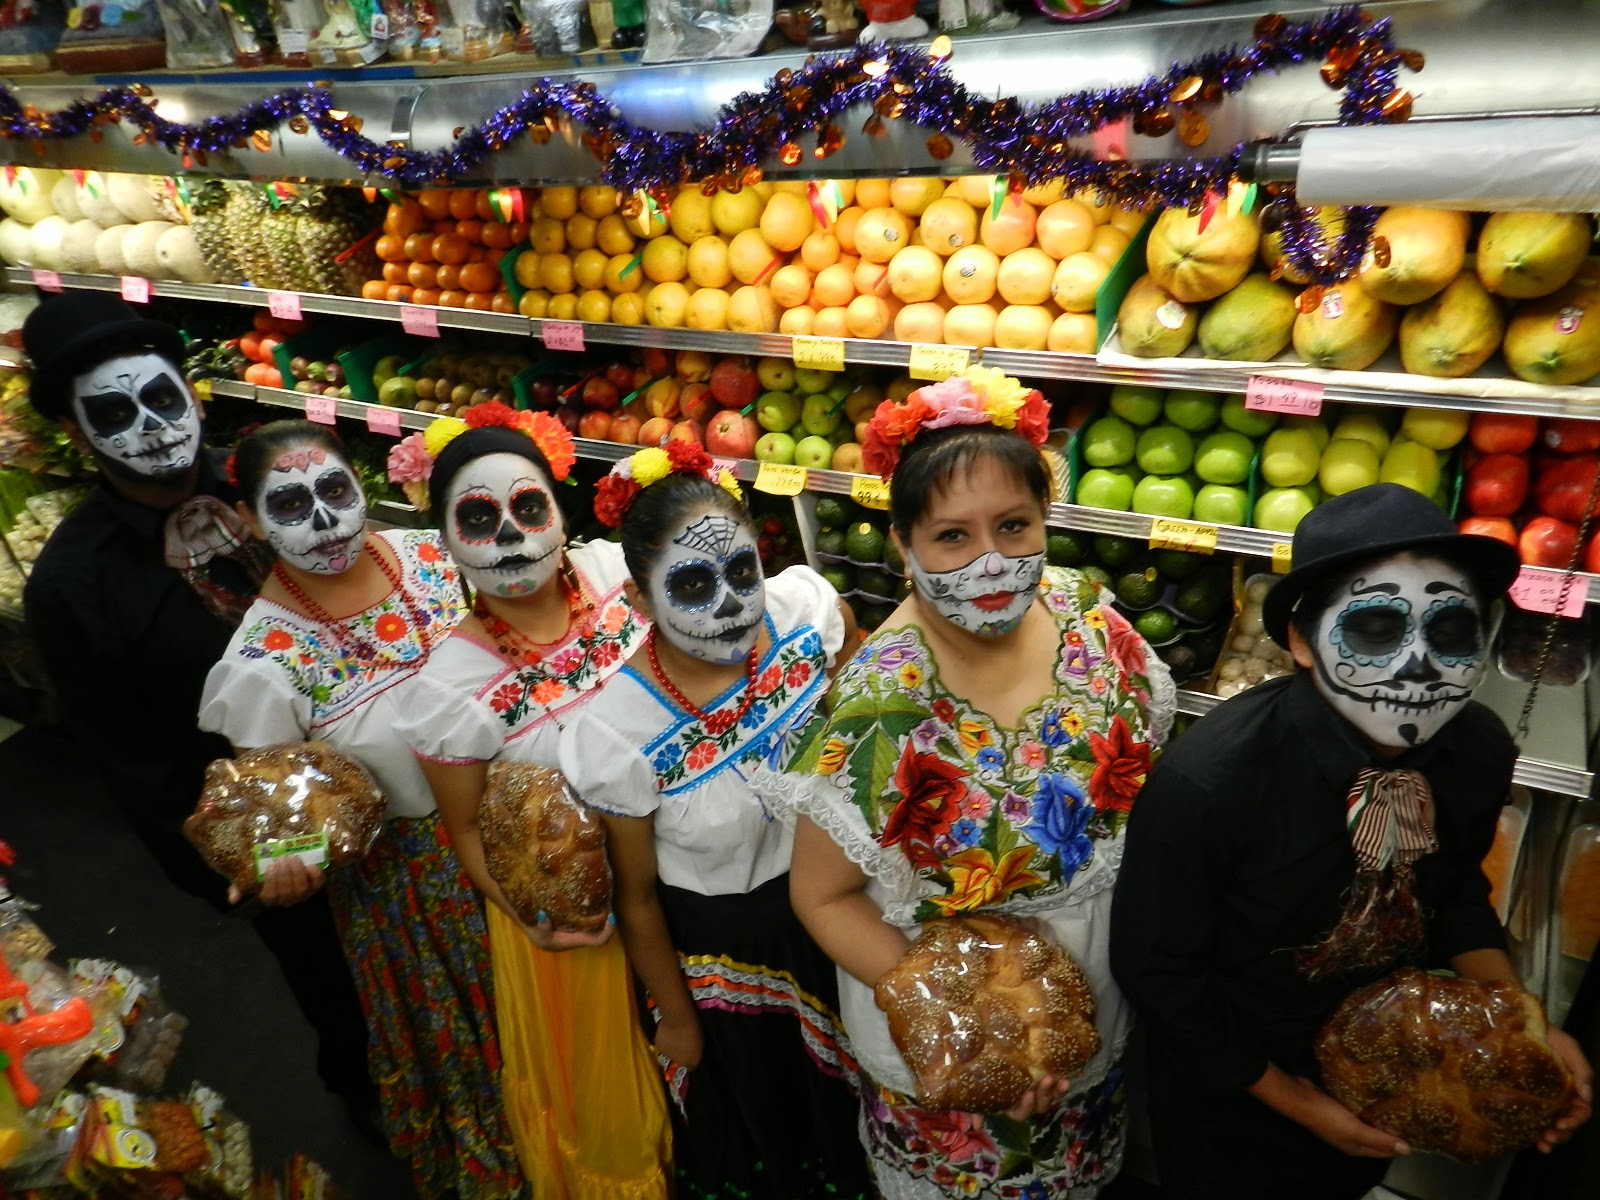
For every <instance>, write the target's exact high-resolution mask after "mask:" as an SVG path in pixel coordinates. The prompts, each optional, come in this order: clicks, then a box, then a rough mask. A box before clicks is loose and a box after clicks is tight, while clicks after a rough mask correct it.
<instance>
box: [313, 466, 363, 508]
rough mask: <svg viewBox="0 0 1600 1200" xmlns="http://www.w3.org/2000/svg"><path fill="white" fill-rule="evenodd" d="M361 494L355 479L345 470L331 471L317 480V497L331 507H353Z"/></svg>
mask: <svg viewBox="0 0 1600 1200" xmlns="http://www.w3.org/2000/svg"><path fill="white" fill-rule="evenodd" d="M360 496H361V492H360V489H358V488H357V487H356V484H355V480H353V479H351V478H350V476H349V474H348V473H347V472H345V471H343V470H338V471H329V472H328V473H327V474H326V475H323V476H322V477H321V478H319V479H318V480H317V498H318V499H319V500H321V501H322V502H323V503H324V504H326V505H328V507H330V508H352V507H354V505H355V503H356V501H357V500H358V499H359V498H360Z"/></svg>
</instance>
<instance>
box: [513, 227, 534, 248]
mask: <svg viewBox="0 0 1600 1200" xmlns="http://www.w3.org/2000/svg"><path fill="white" fill-rule="evenodd" d="M510 228H511V244H512V245H513V246H518V245H521V244H522V243H523V242H525V241H527V240H528V230H529V229H531V228H533V225H532V222H529V221H513V222H511V226H510Z"/></svg>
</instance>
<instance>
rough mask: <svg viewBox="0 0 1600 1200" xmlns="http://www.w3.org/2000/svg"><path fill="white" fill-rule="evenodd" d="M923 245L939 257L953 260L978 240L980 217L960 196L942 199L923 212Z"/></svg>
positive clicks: (921, 227)
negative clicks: (962, 250)
mask: <svg viewBox="0 0 1600 1200" xmlns="http://www.w3.org/2000/svg"><path fill="white" fill-rule="evenodd" d="M918 229H920V230H921V232H922V244H923V245H924V246H926V247H928V249H930V250H932V251H933V252H934V253H935V254H938V255H942V256H944V257H949V256H950V255H952V254H954V253H955V252H956V251H957V250H959V249H961V247H963V246H970V245H972V243H973V242H975V241H977V240H978V214H977V211H976V210H975V209H974V208H973V207H972V205H970V204H968V203H967V202H966V201H965V200H962V199H961V198H959V197H957V196H942V197H940V198H939V199H937V200H935V201H934V202H933V203H932V204H930V205H928V207H927V208H925V209H924V210H923V212H922V223H921V224H920V225H919V226H918Z"/></svg>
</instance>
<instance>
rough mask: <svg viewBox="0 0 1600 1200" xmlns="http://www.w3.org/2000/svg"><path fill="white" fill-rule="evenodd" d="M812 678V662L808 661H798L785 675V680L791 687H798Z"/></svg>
mask: <svg viewBox="0 0 1600 1200" xmlns="http://www.w3.org/2000/svg"><path fill="white" fill-rule="evenodd" d="M810 678H811V664H810V663H808V662H797V663H794V664H793V665H791V666H790V668H789V670H788V672H787V673H786V674H785V675H784V677H783V681H784V682H785V683H787V684H788V685H789V686H790V687H792V688H797V687H799V686H800V685H801V684H803V683H805V681H806V680H808V679H810Z"/></svg>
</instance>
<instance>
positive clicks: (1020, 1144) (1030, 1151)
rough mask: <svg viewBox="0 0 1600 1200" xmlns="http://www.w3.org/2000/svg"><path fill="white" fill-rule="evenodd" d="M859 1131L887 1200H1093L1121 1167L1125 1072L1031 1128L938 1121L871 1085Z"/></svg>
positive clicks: (958, 1118)
mask: <svg viewBox="0 0 1600 1200" xmlns="http://www.w3.org/2000/svg"><path fill="white" fill-rule="evenodd" d="M862 1100H863V1104H862V1116H861V1131H862V1135H863V1136H864V1137H865V1138H866V1143H867V1153H869V1154H870V1155H871V1156H872V1166H873V1173H874V1175H875V1176H876V1178H877V1183H878V1189H879V1192H880V1194H881V1195H882V1197H883V1200H946V1198H947V1197H948V1198H949V1200H972V1198H973V1197H977V1198H978V1200H1066V1198H1068V1197H1070V1198H1071V1200H1091V1198H1092V1197H1094V1196H1096V1195H1098V1194H1099V1191H1100V1189H1101V1188H1102V1187H1104V1186H1105V1185H1106V1184H1108V1183H1110V1182H1111V1181H1112V1180H1113V1179H1115V1178H1116V1177H1117V1172H1118V1170H1120V1169H1121V1166H1122V1150H1123V1140H1124V1137H1125V1135H1126V1133H1127V1111H1126V1106H1125V1104H1124V1096H1123V1072H1122V1068H1121V1067H1120V1066H1113V1067H1112V1068H1111V1070H1110V1072H1109V1073H1107V1075H1106V1077H1105V1079H1104V1080H1103V1081H1102V1082H1101V1083H1100V1084H1099V1085H1098V1086H1096V1087H1092V1088H1090V1089H1088V1090H1087V1091H1085V1092H1083V1093H1081V1094H1080V1095H1076V1096H1072V1097H1070V1098H1069V1099H1068V1100H1067V1101H1066V1103H1064V1104H1063V1105H1062V1106H1061V1107H1060V1108H1058V1109H1056V1111H1055V1112H1052V1113H1047V1114H1045V1115H1044V1116H1040V1117H1035V1118H1034V1119H1033V1120H1031V1121H1012V1120H1008V1119H1007V1118H1005V1117H1001V1116H988V1117H985V1118H984V1119H983V1121H982V1123H981V1124H980V1123H979V1121H978V1119H977V1118H976V1117H975V1116H974V1114H972V1113H963V1112H932V1111H930V1110H928V1109H925V1108H921V1107H919V1106H918V1105H917V1103H916V1102H915V1101H914V1100H912V1099H911V1098H910V1097H907V1096H902V1095H901V1094H900V1093H898V1092H894V1091H890V1090H889V1089H888V1088H884V1087H877V1086H876V1085H874V1084H873V1083H872V1082H871V1081H870V1080H869V1081H868V1082H867V1084H866V1088H865V1090H864V1093H863V1096H862Z"/></svg>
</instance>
